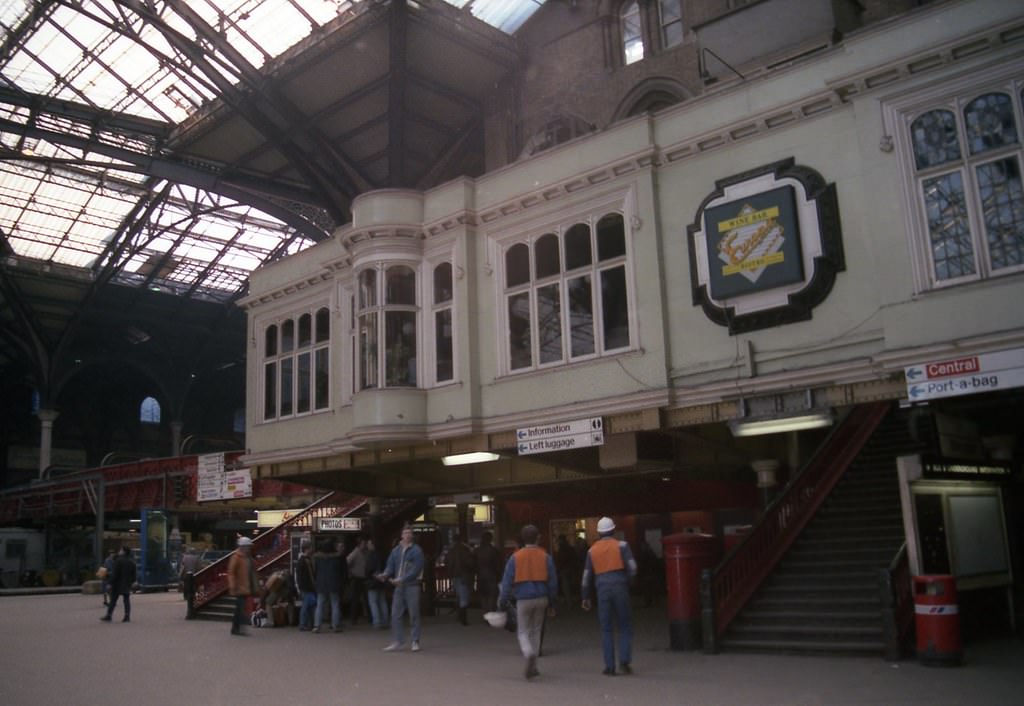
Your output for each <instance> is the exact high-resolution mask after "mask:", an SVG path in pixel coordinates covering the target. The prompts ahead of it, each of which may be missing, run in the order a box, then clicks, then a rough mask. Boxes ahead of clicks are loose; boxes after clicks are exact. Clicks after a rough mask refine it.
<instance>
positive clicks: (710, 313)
mask: <svg viewBox="0 0 1024 706" xmlns="http://www.w3.org/2000/svg"><path fill="white" fill-rule="evenodd" d="M687 233H688V236H689V237H688V241H689V249H690V280H691V282H692V283H693V303H694V305H698V304H699V305H700V306H701V307H703V308H704V313H705V314H706V315H707V317H708V318H709V319H711V320H712V321H714V322H715V323H717V324H720V325H722V326H727V327H728V329H729V333H731V334H733V333H742V332H744V331H753V330H755V329H761V328H769V327H771V326H778V325H780V324H787V323H792V322H794V321H804V320H806V319H809V318H811V310H812V309H813V308H814V307H815V306H817V305H818V304H820V303H821V302H822V301H824V299H825V297H826V296H828V293H829V292H830V291H831V290H832V285H833V283H834V282H835V279H836V273H838V272H841V271H842V270H844V269H845V268H846V265H845V261H844V259H843V240H842V233H841V232H840V226H839V204H838V201H837V200H836V189H835V184H828V183H826V182H825V179H824V178H823V177H822V176H821V174H819V173H818V172H816V171H814V170H813V169H810V168H809V167H804V166H799V165H795V164H794V163H793V160H792V159H785V160H782V161H780V162H775V163H773V164H768V165H765V166H763V167H758V168H757V169H752V170H750V171H748V172H744V173H743V174H737V175H735V176H731V177H727V178H725V179H720V180H718V181H716V182H715V191H714V192H713V193H712V194H710V195H709V196H708V197H707V198H705V199H704V201H703V202H702V203H701V205H700V208H699V209H698V210H697V217H696V219H695V220H694V223H693V225H691V226H690V227H689V228H688V229H687Z"/></svg>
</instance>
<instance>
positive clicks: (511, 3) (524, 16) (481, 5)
mask: <svg viewBox="0 0 1024 706" xmlns="http://www.w3.org/2000/svg"><path fill="white" fill-rule="evenodd" d="M445 2H447V3H448V4H449V5H453V6H455V7H457V8H459V9H460V10H461V9H464V8H466V7H467V6H468V7H469V11H470V13H472V15H473V16H474V17H476V18H477V19H479V20H481V21H482V22H486V23H487V24H489V25H490V26H491V27H495V28H497V29H500V30H501V31H502V32H504V33H505V34H513V33H514V32H515V31H516V30H517V29H519V28H520V27H521V26H522V25H523V23H524V22H526V20H528V19H530V17H532V16H533V13H535V12H536V11H537V10H539V9H540V8H541V6H542V5H543V4H544V2H545V0H445Z"/></svg>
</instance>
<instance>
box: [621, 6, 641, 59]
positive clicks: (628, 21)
mask: <svg viewBox="0 0 1024 706" xmlns="http://www.w3.org/2000/svg"><path fill="white" fill-rule="evenodd" d="M619 27H620V29H621V31H622V55H623V60H624V61H625V63H626V64H627V65H629V64H632V63H634V62H637V61H640V60H641V59H643V58H644V28H643V23H642V22H641V20H640V3H639V2H637V1H636V0H633V1H632V2H627V3H624V4H623V5H622V8H621V9H620V10H619Z"/></svg>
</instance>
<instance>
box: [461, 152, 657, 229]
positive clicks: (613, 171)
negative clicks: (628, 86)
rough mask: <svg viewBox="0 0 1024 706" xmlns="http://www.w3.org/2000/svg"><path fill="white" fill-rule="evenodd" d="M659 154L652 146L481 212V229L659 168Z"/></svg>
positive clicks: (479, 213)
mask: <svg viewBox="0 0 1024 706" xmlns="http://www.w3.org/2000/svg"><path fill="white" fill-rule="evenodd" d="M657 164H658V159H657V150H656V149H655V148H654V146H653V145H652V146H651V147H649V148H647V149H644V150H642V151H640V152H636V153H634V154H631V155H628V156H626V157H624V158H622V159H620V160H617V161H615V162H612V163H609V164H605V165H602V166H601V167H599V168H597V169H594V170H592V171H589V172H587V173H585V174H578V175H574V176H572V177H569V178H567V179H563V180H562V181H559V182H555V183H553V184H547V185H545V186H542V187H541V188H539V189H536V190H534V191H529V192H527V193H525V194H520V195H519V196H516V197H514V198H512V199H509V200H507V201H504V202H501V203H498V204H494V205H493V206H489V207H487V208H485V209H483V210H480V211H479V212H478V215H479V223H480V224H481V225H483V224H487V225H491V224H494V223H496V222H497V221H499V220H501V219H502V218H506V217H509V216H516V215H522V214H523V213H525V212H527V211H529V210H531V209H534V208H536V207H538V206H544V205H547V204H550V203H552V202H554V201H558V200H559V199H562V198H565V197H568V196H577V195H579V194H580V193H581V192H584V191H586V190H588V189H590V188H592V187H595V186H600V185H602V184H606V183H608V182H611V181H613V180H616V179H619V178H621V177H623V176H628V175H631V174H635V173H637V172H640V171H643V170H646V169H651V168H652V167H655V166H657Z"/></svg>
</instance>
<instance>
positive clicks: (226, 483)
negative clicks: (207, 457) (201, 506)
mask: <svg viewBox="0 0 1024 706" xmlns="http://www.w3.org/2000/svg"><path fill="white" fill-rule="evenodd" d="M251 497H252V473H251V472H250V471H249V469H248V468H242V469H239V470H234V471H221V472H219V473H218V472H210V471H199V472H198V473H197V474H196V501H197V502H209V501H211V500H234V499H236V498H251Z"/></svg>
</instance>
